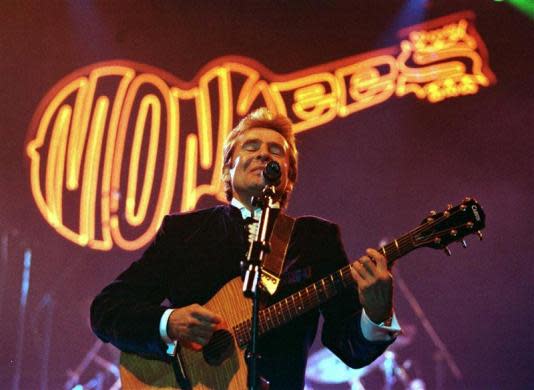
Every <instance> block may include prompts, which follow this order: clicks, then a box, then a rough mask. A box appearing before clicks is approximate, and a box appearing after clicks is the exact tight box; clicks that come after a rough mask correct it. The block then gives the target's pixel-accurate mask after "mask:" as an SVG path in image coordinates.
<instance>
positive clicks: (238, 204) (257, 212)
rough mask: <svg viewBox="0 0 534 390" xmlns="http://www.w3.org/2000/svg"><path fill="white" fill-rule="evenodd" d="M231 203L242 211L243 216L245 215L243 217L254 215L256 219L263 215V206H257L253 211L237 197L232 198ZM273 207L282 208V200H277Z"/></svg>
mask: <svg viewBox="0 0 534 390" xmlns="http://www.w3.org/2000/svg"><path fill="white" fill-rule="evenodd" d="M230 204H231V205H232V206H234V207H236V208H237V209H238V210H239V211H240V212H241V216H242V217H243V219H247V218H249V217H252V218H254V219H256V220H259V218H260V216H261V208H259V207H257V208H255V209H254V210H253V212H251V211H250V210H249V209H247V208H246V207H245V205H244V204H243V203H241V202H240V201H239V200H237V199H236V198H232V200H231V201H230ZM273 208H275V209H279V208H280V202H276V203H275V204H274V206H273Z"/></svg>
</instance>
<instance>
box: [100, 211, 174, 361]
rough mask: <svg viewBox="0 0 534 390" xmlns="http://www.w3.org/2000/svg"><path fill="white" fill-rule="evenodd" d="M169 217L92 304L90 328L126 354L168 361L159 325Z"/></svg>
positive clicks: (165, 287)
mask: <svg viewBox="0 0 534 390" xmlns="http://www.w3.org/2000/svg"><path fill="white" fill-rule="evenodd" d="M168 219H169V217H168V216H167V217H165V219H164V220H163V223H162V226H161V228H160V230H159V231H158V234H157V236H156V238H155V240H154V241H153V242H152V244H151V245H150V246H149V247H148V248H147V249H146V251H145V252H144V254H143V255H142V257H141V258H140V259H139V260H138V261H136V262H134V263H132V265H131V266H130V267H129V268H128V269H127V270H126V271H124V272H123V273H121V274H120V275H119V276H118V277H117V278H116V279H115V280H114V281H113V282H112V283H111V284H110V285H108V286H107V287H105V288H104V289H103V290H102V292H100V294H98V296H97V297H96V298H95V299H94V301H93V303H92V304H91V327H92V329H93V332H94V333H95V334H96V335H97V336H98V337H99V338H100V339H101V340H102V341H104V342H110V343H112V344H113V345H115V346H116V347H117V348H119V349H120V350H122V351H125V352H135V353H138V354H140V355H142V356H145V357H153V358H159V359H162V360H167V359H168V356H167V355H166V353H165V349H166V346H165V344H164V343H163V341H162V340H161V337H160V334H159V321H160V319H161V316H162V315H163V312H164V311H165V309H166V307H164V306H162V305H161V304H162V302H163V300H164V299H165V298H166V297H167V295H168V286H169V281H168V276H167V275H168V270H167V267H168V264H169V262H168V261H169V258H168V257H169V254H168V252H169V251H168V248H169V244H168V241H169V238H168V234H167V233H166V228H167V225H168Z"/></svg>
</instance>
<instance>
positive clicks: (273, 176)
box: [262, 161, 282, 186]
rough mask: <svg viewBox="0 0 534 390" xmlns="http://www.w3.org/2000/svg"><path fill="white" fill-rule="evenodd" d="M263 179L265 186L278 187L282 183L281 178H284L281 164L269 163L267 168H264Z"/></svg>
mask: <svg viewBox="0 0 534 390" xmlns="http://www.w3.org/2000/svg"><path fill="white" fill-rule="evenodd" d="M262 173H263V178H264V179H265V184H267V185H273V186H277V185H278V184H279V183H280V177H281V176H282V169H281V168H280V164H278V163H277V162H276V161H269V162H268V163H267V165H266V166H265V168H263V172H262Z"/></svg>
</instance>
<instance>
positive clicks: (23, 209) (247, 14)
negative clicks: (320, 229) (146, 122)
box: [0, 0, 534, 389]
mask: <svg viewBox="0 0 534 390" xmlns="http://www.w3.org/2000/svg"><path fill="white" fill-rule="evenodd" d="M213 3H214V2H213ZM223 3H224V4H222V3H219V4H218V5H213V4H212V3H211V2H202V3H201V4H197V3H193V2H191V3H187V2H178V1H176V2H172V1H166V2H164V1H144V2H134V1H115V2H81V1H78V2H77V1H73V2H59V1H52V2H42V3H38V2H4V3H3V4H2V5H1V6H0V13H1V15H0V58H1V61H0V81H1V88H0V110H1V115H0V118H1V119H0V135H1V139H0V143H1V145H2V147H1V150H2V152H1V154H0V156H1V168H0V172H1V175H0V188H1V193H0V194H1V195H0V202H1V203H0V207H1V214H0V231H1V233H2V236H3V237H4V245H3V249H2V250H3V251H4V257H3V260H2V263H1V264H0V267H1V268H0V275H1V277H0V283H1V284H0V289H1V290H0V291H1V294H0V340H2V341H1V351H0V383H2V385H1V387H3V388H4V386H5V388H10V387H11V384H12V381H13V377H14V376H15V367H16V364H17V362H16V356H17V346H20V347H22V352H23V353H22V355H21V356H22V362H21V364H22V366H21V367H22V371H21V380H20V388H21V389H34V388H46V387H47V386H48V388H52V389H57V388H62V387H63V386H64V384H65V383H66V382H67V381H68V379H69V375H68V372H69V370H71V371H72V370H75V369H76V368H77V367H78V365H79V364H80V363H81V362H82V360H83V359H84V357H85V356H86V354H87V353H88V351H89V349H90V348H91V347H92V346H94V345H95V342H96V338H95V337H94V336H93V334H92V333H91V330H90V328H89V324H88V307H89V304H90V301H91V299H92V297H94V295H95V294H96V293H97V292H98V291H99V290H100V289H101V288H102V287H103V286H104V285H105V284H107V283H108V282H110V281H111V280H112V278H114V277H115V276H116V274H117V273H118V272H120V271H121V270H122V269H124V268H125V267H126V266H127V265H128V264H129V263H130V262H131V261H132V260H133V259H135V258H136V257H137V256H139V254H140V253H141V251H139V252H137V253H132V252H126V251H123V250H120V249H117V248H115V249H114V250H112V251H110V252H97V251H94V250H90V249H88V248H82V247H79V246H77V245H75V244H73V243H71V242H69V241H67V240H65V239H64V238H63V237H61V236H59V235H58V234H57V233H56V232H55V231H54V230H53V228H51V227H50V225H48V223H47V222H46V221H45V220H44V219H43V218H42V216H41V215H40V213H39V211H38V209H37V207H36V206H35V203H34V201H33V198H32V195H31V191H30V186H29V171H28V168H29V164H28V160H27V158H26V157H25V153H24V145H25V141H26V139H27V134H26V132H27V129H28V126H29V124H30V121H31V118H32V115H33V114H34V112H35V110H36V108H37V105H38V104H39V102H40V100H41V99H42V98H43V96H44V95H45V94H46V93H47V92H48V90H49V89H50V88H51V87H52V86H53V85H54V84H56V83H57V82H58V81H59V80H60V79H62V78H63V77H64V76H65V75H67V74H69V73H71V72H73V71H74V70H76V69H78V68H81V67H83V66H86V65H89V64H93V63H96V62H99V61H107V60H113V59H124V60H131V61H136V62H140V63H145V64H150V65H152V66H155V67H158V68H161V69H164V70H166V71H168V72H170V73H171V74H173V75H175V76H176V77H177V78H179V79H181V80H185V81H188V80H191V79H193V78H194V77H195V76H196V75H197V72H198V71H199V70H200V69H201V68H202V67H203V66H204V65H205V64H206V63H208V62H209V61H211V60H213V59H215V58H217V57H220V56H225V55H240V56H245V57H250V58H252V59H255V60H257V61H258V62H260V63H261V64H263V65H265V66H266V67H267V68H268V69H270V70H272V71H273V72H275V73H278V74H284V73H289V72H293V71H298V70H300V69H305V68H309V67H311V66H315V65H319V64H323V63H326V62H329V61H334V60H337V59H342V58H345V57H348V56H351V55H355V54H359V53H364V52H367V51H371V50H374V49H380V48H383V47H388V46H390V45H397V44H398V43H399V39H398V38H397V37H396V35H395V34H396V31H397V30H398V29H399V28H402V27H405V26H410V25H413V24H416V23H418V22H420V21H421V19H418V17H419V16H417V15H416V14H415V13H413V14H408V15H407V16H405V17H404V19H402V20H399V18H398V16H399V14H400V13H401V12H400V10H401V9H402V7H403V6H405V3H408V2H404V1H358V2H327V1H317V2H256V3H254V2H253V3H248V4H247V5H246V6H245V5H244V4H240V3H238V2H235V3H229V2H223ZM413 3H415V4H425V6H424V9H423V11H424V16H423V20H429V19H433V18H436V17H439V16H443V15H447V14H451V13H453V12H456V11H462V10H466V9H470V10H472V11H474V13H475V14H476V17H477V19H476V28H477V30H478V32H479V34H480V36H481V37H482V40H483V41H484V42H485V44H486V46H487V48H488V52H489V57H490V58H489V61H490V66H491V69H492V70H493V72H494V73H495V75H496V78H497V82H496V84H494V85H491V86H490V87H488V88H481V89H480V91H479V92H478V93H477V94H476V95H473V96H462V97H458V98H452V99H447V100H445V101H443V102H441V103H439V104H430V103H428V102H426V101H424V100H418V99H416V98H415V97H414V96H413V95H408V96H405V97H402V98H396V97H392V98H391V99H389V100H387V101H386V102H385V103H381V104H379V105H377V106H374V107H371V108H369V109H366V110H364V111H361V112H358V113H356V114H352V115H350V116H348V117H347V118H338V119H335V120H334V121H332V122H329V123H327V124H325V125H323V126H320V127H318V128H316V129H313V130H310V131H307V132H304V133H301V134H299V135H298V137H297V138H298V146H299V149H300V177H299V183H298V185H297V187H296V190H295V192H294V194H293V197H292V202H291V205H290V207H289V213H290V214H292V215H301V214H314V215H319V216H322V217H324V218H327V219H331V220H333V221H335V222H337V223H338V224H339V225H340V227H341V230H342V234H343V237H344V242H345V245H346V250H347V253H348V254H349V256H350V257H352V258H356V257H359V256H360V255H361V253H362V251H363V250H364V249H365V248H366V247H369V246H372V247H375V246H377V245H378V242H379V241H380V240H381V239H383V238H389V239H392V238H394V237H396V236H398V235H400V234H401V233H404V232H406V231H407V230H409V229H411V228H412V227H414V226H415V225H416V224H418V223H419V222H420V221H421V219H422V218H423V217H425V216H426V215H427V213H428V211H429V210H430V209H438V210H440V209H443V208H444V207H445V206H446V204H447V203H458V202H459V201H460V200H461V199H462V198H463V197H464V196H466V195H472V196H475V197H476V198H477V199H478V200H479V201H480V202H481V204H482V206H483V207H484V209H485V211H486V214H487V228H486V230H485V240H484V241H482V242H480V243H479V242H478V240H475V237H472V238H470V239H469V240H468V241H469V244H470V246H469V248H468V249H467V250H464V249H462V248H460V247H459V246H458V245H453V246H452V248H451V249H452V250H453V257H450V258H448V257H446V256H445V255H444V254H442V253H440V252H435V251H431V250H428V249H424V250H421V251H417V252H414V253H413V254H411V255H409V256H408V257H407V258H406V259H402V260H400V261H399V263H398V266H397V269H398V271H399V274H400V273H402V278H403V279H404V281H405V282H406V284H407V286H409V288H410V289H411V290H412V292H413V294H414V296H415V297H416V298H417V300H418V301H419V303H420V305H421V307H422V308H423V310H424V312H425V314H426V316H427V317H428V319H429V321H430V322H431V323H432V324H433V326H434V328H435V330H436V332H437V334H438V335H439V336H440V337H441V339H442V340H443V342H444V344H445V345H446V347H447V348H448V349H449V351H450V353H451V354H452V356H453V357H454V359H455V360H456V362H457V364H458V366H459V368H460V370H461V372H462V373H463V379H462V380H455V379H454V378H453V376H452V375H451V372H450V371H449V370H448V368H447V367H446V366H444V365H442V366H440V365H439V364H438V363H436V360H439V356H437V355H436V353H435V352H436V350H435V347H434V346H433V344H432V342H431V340H430V338H429V336H428V335H427V334H426V333H425V331H424V329H423V327H422V326H421V323H420V321H419V320H418V318H417V317H416V316H415V315H414V312H413V311H412V309H411V307H410V305H409V304H408V301H407V300H406V297H405V295H404V294H402V293H401V291H400V290H399V289H397V291H396V311H397V314H398V316H399V319H400V321H401V324H402V325H405V326H408V327H409V326H412V325H413V326H414V327H415V330H416V333H415V336H414V337H413V340H412V342H411V343H410V344H409V345H407V346H405V347H402V348H398V349H397V350H396V351H397V359H398V361H399V362H400V363H402V362H404V361H407V360H410V361H412V362H413V367H412V368H411V369H410V373H411V374H412V375H413V376H417V377H419V378H421V379H423V380H424V381H425V382H426V383H427V385H428V388H435V387H436V386H438V383H439V381H438V380H437V379H436V378H437V377H436V370H438V371H439V368H440V367H442V369H443V375H444V379H443V380H444V383H445V385H444V386H445V388H451V389H452V388H467V389H524V388H527V387H529V385H530V386H532V384H533V383H534V374H533V371H532V368H531V363H532V347H533V337H532V331H531V328H532V326H531V323H532V320H533V319H534V318H533V315H532V314H531V312H532V305H531V300H532V282H533V280H534V278H533V276H534V271H533V268H532V265H531V261H530V260H532V250H531V247H530V243H531V232H530V229H529V227H530V225H531V221H530V218H532V217H533V216H534V215H533V214H534V213H533V211H532V207H531V204H530V200H531V191H532V189H534V182H533V181H534V179H533V177H534V170H533V167H534V164H533V158H532V152H531V149H532V147H533V146H534V135H533V132H532V121H533V119H534V114H533V109H534V105H533V93H532V88H533V87H534V83H533V72H532V64H533V55H532V41H533V38H534V35H533V23H532V20H530V19H529V18H528V17H527V16H525V15H524V14H522V13H520V12H519V11H518V10H516V9H515V8H513V7H512V6H510V5H509V4H508V3H504V2H493V1H489V0H488V1H428V2H422V1H419V2H413ZM205 203H207V204H209V203H210V201H209V200H207V201H206V202H205ZM213 203H214V201H213V200H211V204H213ZM65 212H66V213H69V212H72V213H76V210H70V211H69V210H66V211H65ZM6 240H7V241H6ZM26 248H29V249H31V251H32V265H31V279H30V280H31V282H30V287H29V294H28V303H27V307H26V317H25V321H24V326H22V327H21V326H20V322H19V319H18V318H19V313H20V310H21V305H20V295H21V280H22V271H23V265H22V264H23V251H24V249H26ZM399 276H400V275H399ZM529 298H530V299H529ZM47 326H48V327H49V329H50V332H47V330H46V329H47ZM47 334H50V336H51V338H50V339H49V340H50V343H49V347H48V346H47ZM17 337H18V338H19V339H17ZM21 337H23V339H22V342H21V341H20V340H21V339H20V338H21ZM98 356H100V357H104V358H106V359H113V358H114V357H115V356H116V352H115V351H114V350H113V349H112V348H108V347H107V346H106V347H103V348H102V349H101V350H100V351H99V354H98ZM436 357H437V359H436ZM96 360H98V359H96ZM100 362H102V361H100ZM88 363H89V364H88V365H87V367H85V368H83V369H80V371H79V374H80V375H81V377H80V379H79V381H80V382H81V383H86V382H87V381H89V380H91V379H92V378H95V377H96V375H98V373H102V372H104V370H103V369H102V367H101V366H100V365H98V362H96V361H95V359H93V360H88ZM45 373H46V374H45ZM106 375H107V376H105V377H104V379H103V381H104V383H105V385H106V386H107V387H109V384H110V383H113V380H112V378H111V377H110V375H109V374H106ZM363 382H364V384H365V385H367V386H369V388H379V387H380V386H382V384H383V379H382V376H381V374H380V373H379V370H375V372H373V373H372V374H369V375H368V376H367V377H365V378H363ZM76 383H77V382H74V383H73V384H76ZM314 386H315V385H314ZM316 388H319V386H316ZM332 388H339V389H342V388H348V385H336V386H334V387H332ZM395 388H402V387H401V386H400V385H397V387H395Z"/></svg>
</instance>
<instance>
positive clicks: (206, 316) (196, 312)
mask: <svg viewBox="0 0 534 390" xmlns="http://www.w3.org/2000/svg"><path fill="white" fill-rule="evenodd" d="M191 315H192V316H193V317H194V318H196V319H198V320H200V321H205V322H208V323H211V324H218V323H219V322H221V321H222V317H221V316H220V315H218V314H216V313H214V312H212V311H211V310H208V309H206V308H205V307H203V306H200V305H198V306H196V307H195V308H194V309H193V311H192V312H191Z"/></svg>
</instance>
